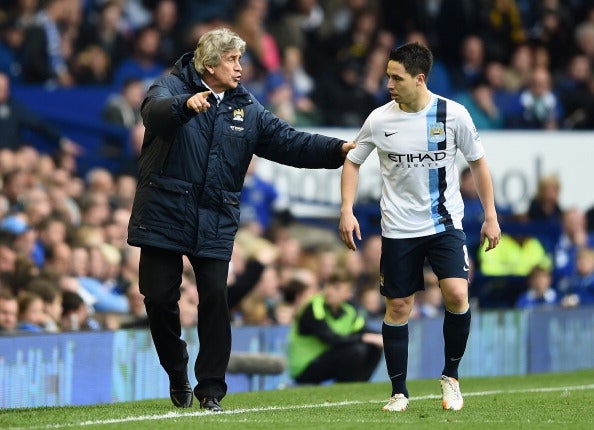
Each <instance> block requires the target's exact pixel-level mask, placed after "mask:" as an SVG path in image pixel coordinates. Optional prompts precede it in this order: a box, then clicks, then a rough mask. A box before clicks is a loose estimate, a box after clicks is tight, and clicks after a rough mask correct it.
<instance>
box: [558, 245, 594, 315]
mask: <svg viewBox="0 0 594 430" xmlns="http://www.w3.org/2000/svg"><path fill="white" fill-rule="evenodd" d="M592 304H594V249H592V248H582V249H580V250H579V251H578V253H577V260H576V270H575V274H574V275H573V276H572V277H571V279H570V280H569V285H568V288H567V290H566V295H565V296H564V297H563V298H562V299H561V305H562V306H565V307H574V306H578V305H592Z"/></svg>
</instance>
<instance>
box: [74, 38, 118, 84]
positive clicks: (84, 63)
mask: <svg viewBox="0 0 594 430" xmlns="http://www.w3.org/2000/svg"><path fill="white" fill-rule="evenodd" d="M70 69H71V72H72V77H73V79H74V80H75V82H76V84H77V85H107V84H110V83H111V79H112V66H111V59H110V58H109V53H108V52H107V51H105V49H104V48H103V47H101V46H99V45H87V46H86V47H85V48H84V49H83V50H81V51H79V52H77V53H76V54H75V55H74V58H73V59H72V61H71V64H70Z"/></svg>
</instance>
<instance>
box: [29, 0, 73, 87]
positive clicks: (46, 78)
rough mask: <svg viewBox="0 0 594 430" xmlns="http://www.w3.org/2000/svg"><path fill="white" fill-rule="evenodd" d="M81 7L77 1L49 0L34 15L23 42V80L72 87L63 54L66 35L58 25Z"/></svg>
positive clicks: (71, 80)
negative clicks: (33, 21)
mask: <svg viewBox="0 0 594 430" xmlns="http://www.w3.org/2000/svg"><path fill="white" fill-rule="evenodd" d="M77 9H80V0H48V1H46V2H45V7H44V8H43V9H42V10H41V11H40V12H39V13H38V14H37V16H36V20H35V23H34V24H33V25H31V26H29V27H27V30H26V33H25V42H24V44H23V81H25V82H30V83H43V84H46V85H49V86H52V85H59V86H71V85H73V84H74V80H73V78H72V75H71V73H70V71H69V70H68V64H67V58H66V57H65V55H64V52H65V51H64V49H63V43H64V42H65V38H64V36H63V34H62V33H61V32H60V28H59V25H60V24H61V22H62V21H66V20H67V19H68V18H69V16H70V13H71V12H72V11H73V10H77Z"/></svg>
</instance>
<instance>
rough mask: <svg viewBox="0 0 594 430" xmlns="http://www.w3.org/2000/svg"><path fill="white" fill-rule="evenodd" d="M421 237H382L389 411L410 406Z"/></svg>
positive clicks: (382, 275)
mask: <svg viewBox="0 0 594 430" xmlns="http://www.w3.org/2000/svg"><path fill="white" fill-rule="evenodd" d="M421 242H422V240H418V239H387V238H382V257H381V261H380V272H381V273H380V274H381V277H380V291H381V293H382V295H383V296H385V297H386V314H385V317H384V323H383V324H382V336H383V339H384V356H385V359H386V367H387V370H388V376H389V377H390V381H391V383H392V395H391V398H390V401H389V402H388V404H387V405H385V406H384V408H383V409H384V410H386V411H404V410H406V409H407V408H408V397H409V393H408V388H407V386H406V375H407V369H408V341H409V331H408V319H409V316H410V313H411V311H412V308H413V304H414V293H415V292H416V291H418V290H420V289H422V287H423V262H424V259H425V256H424V250H423V248H422V246H420V245H421Z"/></svg>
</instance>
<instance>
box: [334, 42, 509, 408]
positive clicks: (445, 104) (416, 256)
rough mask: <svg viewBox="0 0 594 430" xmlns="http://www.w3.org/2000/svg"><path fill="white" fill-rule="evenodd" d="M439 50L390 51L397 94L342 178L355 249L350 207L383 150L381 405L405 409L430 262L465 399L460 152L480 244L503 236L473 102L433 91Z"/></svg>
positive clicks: (448, 397) (374, 120) (370, 121)
mask: <svg viewBox="0 0 594 430" xmlns="http://www.w3.org/2000/svg"><path fill="white" fill-rule="evenodd" d="M432 60H433V58H432V54H431V51H429V50H428V49H427V48H425V47H424V46H421V45H419V44H417V43H411V44H406V45H404V46H401V47H400V48H398V49H396V50H394V51H392V52H391V53H390V58H389V61H388V66H387V76H388V84H387V88H388V91H389V92H390V96H391V98H392V101H391V102H389V103H387V104H385V105H384V106H381V107H379V108H377V109H375V110H374V111H373V112H372V113H371V114H370V115H369V117H368V118H367V120H366V121H365V124H364V125H363V127H362V128H361V130H360V131H359V134H358V136H357V138H356V142H357V147H356V148H355V149H354V150H353V151H351V152H350V153H349V155H348V156H347V161H346V162H345V164H344V167H343V171H342V180H341V191H342V208H341V216H340V226H339V230H340V236H341V239H342V241H343V242H344V243H345V244H346V245H347V246H348V247H349V248H350V249H353V250H354V249H356V245H355V241H354V237H353V233H355V235H356V237H357V239H359V240H360V239H361V232H360V229H359V223H358V221H357V219H356V218H355V216H354V215H353V204H354V201H355V194H356V190H357V183H358V178H359V166H360V165H361V164H362V163H363V162H364V161H365V159H366V158H367V156H368V155H369V154H370V153H371V151H372V150H374V149H377V152H378V155H379V160H380V168H381V174H382V178H383V187H382V197H381V202H380V205H381V212H382V220H381V226H382V257H381V263H380V275H381V277H380V291H381V293H382V294H383V295H384V296H385V298H386V314H385V317H384V324H383V326H382V335H383V338H384V353H385V358H386V364H387V369H388V373H389V376H390V380H391V382H392V396H391V398H390V401H389V402H388V404H386V405H385V406H384V407H383V409H384V410H385V411H404V410H406V409H408V397H409V393H408V389H407V387H406V373H407V362H408V318H409V315H410V312H411V309H412V306H413V302H414V296H415V293H416V292H417V291H419V290H422V289H423V263H424V261H425V259H427V260H428V262H429V263H430V264H431V266H432V269H433V271H434V272H435V274H436V275H437V276H438V278H439V284H440V287H441V293H442V295H443V299H444V304H445V307H446V313H445V318H444V323H443V335H444V341H445V351H444V352H445V365H444V368H443V372H442V377H441V388H442V397H443V402H442V404H443V407H444V408H445V409H452V410H459V409H461V408H462V406H463V400H462V395H461V393H460V388H459V384H458V365H459V363H460V359H461V358H462V355H463V354H464V351H465V349H466V341H467V339H468V333H469V329H470V308H469V305H468V270H469V259H468V253H467V250H466V244H465V240H466V237H465V234H464V232H463V230H462V217H463V214H464V205H463V203H462V197H461V196H460V191H459V182H458V171H457V168H456V164H455V157H456V152H457V151H458V150H460V152H461V153H462V154H463V155H464V157H465V159H466V161H467V162H468V164H469V166H470V169H471V171H472V174H473V177H474V180H475V181H476V185H477V189H478V193H479V196H480V199H481V202H482V205H483V209H484V212H485V220H484V222H483V224H482V228H481V238H480V240H481V243H483V242H484V241H485V240H488V246H487V247H486V248H485V249H486V250H491V249H493V248H495V246H497V243H498V242H499V238H500V235H501V230H500V228H499V223H498V221H497V214H496V210H495V204H494V197H493V185H492V181H491V176H490V173H489V168H488V166H487V161H486V159H485V156H484V155H485V151H484V149H483V146H482V144H481V141H480V138H479V135H478V133H477V131H476V129H475V127H474V125H473V122H472V119H471V118H470V115H469V114H468V112H467V111H466V109H465V108H464V107H463V106H461V105H460V104H457V103H455V102H453V101H451V100H448V99H445V98H442V97H440V96H437V95H435V94H432V93H431V92H430V91H429V90H428V89H427V76H429V72H430V70H431V65H432Z"/></svg>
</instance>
